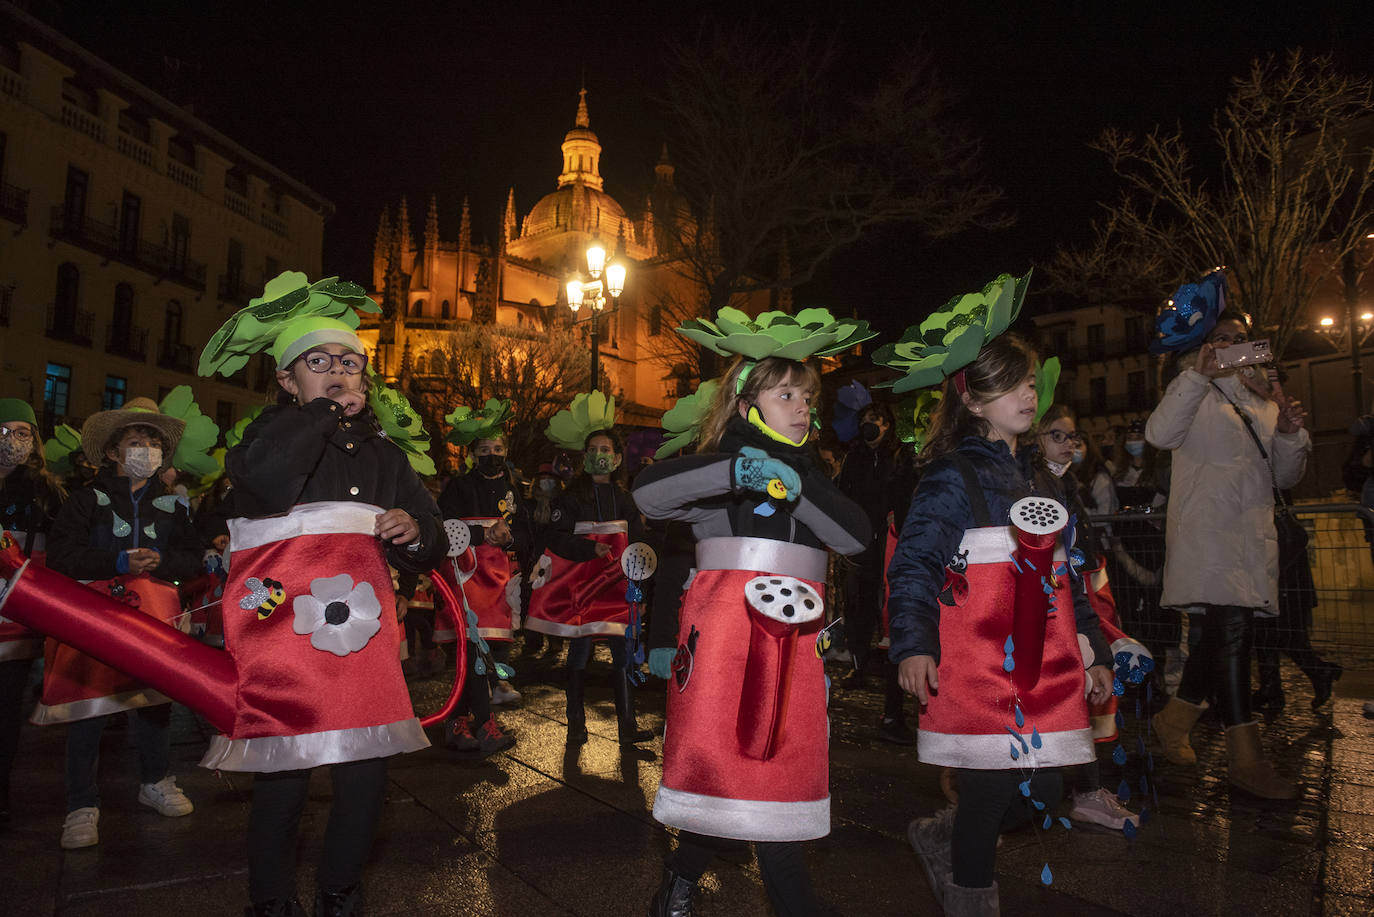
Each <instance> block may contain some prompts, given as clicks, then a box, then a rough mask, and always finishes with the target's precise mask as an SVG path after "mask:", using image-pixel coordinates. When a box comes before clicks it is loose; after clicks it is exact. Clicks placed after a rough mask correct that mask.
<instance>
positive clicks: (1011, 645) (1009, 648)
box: [1002, 634, 1016, 672]
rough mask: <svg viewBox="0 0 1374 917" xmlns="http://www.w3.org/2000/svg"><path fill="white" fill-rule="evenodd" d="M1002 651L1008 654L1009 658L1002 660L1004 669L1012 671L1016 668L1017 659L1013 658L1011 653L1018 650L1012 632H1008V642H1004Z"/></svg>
mask: <svg viewBox="0 0 1374 917" xmlns="http://www.w3.org/2000/svg"><path fill="white" fill-rule="evenodd" d="M1002 652H1004V653H1006V654H1007V658H1006V659H1003V660H1002V671H1004V672H1010V671H1011V670H1012V669H1014V668H1016V660H1014V659H1012V658H1011V654H1012V653H1014V652H1016V643H1015V642H1013V641H1012V639H1011V634H1007V642H1006V643H1003V644H1002Z"/></svg>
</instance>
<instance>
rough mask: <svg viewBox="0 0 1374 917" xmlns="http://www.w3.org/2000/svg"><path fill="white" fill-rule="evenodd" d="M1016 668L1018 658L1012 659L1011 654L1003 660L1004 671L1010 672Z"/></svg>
mask: <svg viewBox="0 0 1374 917" xmlns="http://www.w3.org/2000/svg"><path fill="white" fill-rule="evenodd" d="M1014 668H1016V660H1015V659H1012V658H1011V656H1008V657H1007V658H1006V659H1003V660H1002V671H1004V672H1010V671H1011V670H1012V669H1014Z"/></svg>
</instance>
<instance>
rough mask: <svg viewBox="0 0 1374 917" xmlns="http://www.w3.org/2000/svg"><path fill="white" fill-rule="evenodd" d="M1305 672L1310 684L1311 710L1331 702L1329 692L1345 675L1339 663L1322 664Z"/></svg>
mask: <svg viewBox="0 0 1374 917" xmlns="http://www.w3.org/2000/svg"><path fill="white" fill-rule="evenodd" d="M1305 671H1306V673H1307V677H1308V678H1309V679H1310V680H1311V682H1312V709H1313V710H1316V709H1317V708H1318V707H1320V706H1321V705H1322V704H1324V703H1326V702H1327V701H1329V700H1331V692H1332V691H1334V690H1335V685H1336V682H1338V681H1340V680H1341V676H1342V675H1344V674H1345V668H1344V667H1343V666H1342V665H1341V664H1340V663H1339V662H1322V663H1321V665H1317V666H1313V667H1312V668H1311V669H1307V670H1305Z"/></svg>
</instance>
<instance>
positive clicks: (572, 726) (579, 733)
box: [567, 669, 587, 745]
mask: <svg viewBox="0 0 1374 917" xmlns="http://www.w3.org/2000/svg"><path fill="white" fill-rule="evenodd" d="M586 684H587V670H586V669H574V670H572V671H570V672H568V689H567V691H568V745H586V744H587V708H586V705H585V704H584V702H583V697H582V695H583V689H584V688H585V687H586Z"/></svg>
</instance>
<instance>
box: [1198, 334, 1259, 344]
mask: <svg viewBox="0 0 1374 917" xmlns="http://www.w3.org/2000/svg"><path fill="white" fill-rule="evenodd" d="M1248 340H1250V338H1249V337H1248V336H1246V335H1244V334H1214V335H1212V336H1211V337H1210V338H1208V339H1207V343H1209V344H1244V343H1245V342H1246V341H1248Z"/></svg>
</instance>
